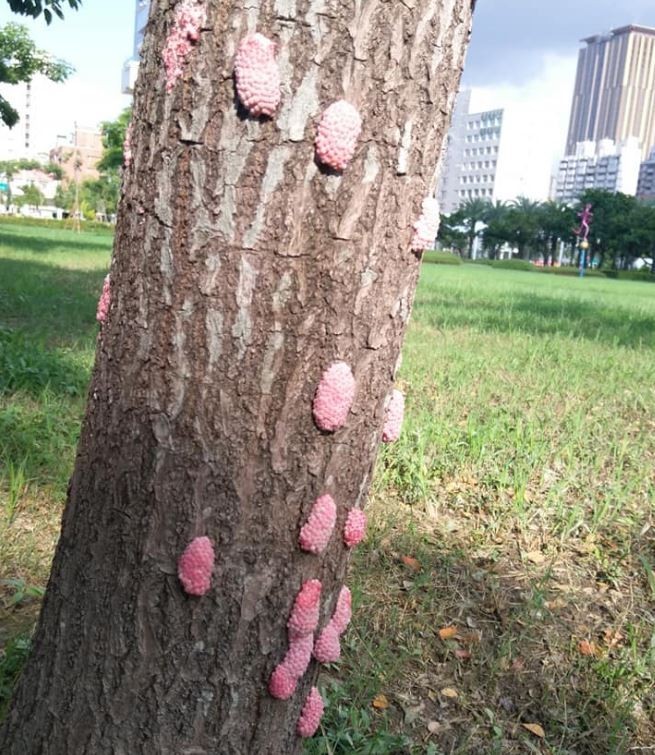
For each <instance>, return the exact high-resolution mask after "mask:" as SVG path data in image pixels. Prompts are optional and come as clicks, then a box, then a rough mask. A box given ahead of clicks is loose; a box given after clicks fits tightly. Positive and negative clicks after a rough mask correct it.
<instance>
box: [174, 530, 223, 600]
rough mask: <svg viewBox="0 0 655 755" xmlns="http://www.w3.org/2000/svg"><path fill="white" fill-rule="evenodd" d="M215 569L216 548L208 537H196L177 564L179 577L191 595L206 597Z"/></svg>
mask: <svg viewBox="0 0 655 755" xmlns="http://www.w3.org/2000/svg"><path fill="white" fill-rule="evenodd" d="M213 569H214V547H213V545H212V542H211V540H210V539H209V538H208V537H196V538H194V539H193V540H192V541H191V542H190V543H189V545H187V547H186V549H185V550H184V553H183V554H182V555H181V556H180V559H179V561H178V562H177V575H178V577H179V579H180V582H181V583H182V587H183V588H184V590H185V591H186V592H187V593H188V594H189V595H204V594H205V593H206V592H207V591H208V590H209V587H210V584H211V576H212V571H213Z"/></svg>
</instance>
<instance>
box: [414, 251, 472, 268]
mask: <svg viewBox="0 0 655 755" xmlns="http://www.w3.org/2000/svg"><path fill="white" fill-rule="evenodd" d="M423 262H431V263H433V264H434V265H461V264H462V258H461V257H458V256H457V255H456V254H452V252H438V251H437V250H436V249H433V250H432V251H430V252H425V254H424V255H423Z"/></svg>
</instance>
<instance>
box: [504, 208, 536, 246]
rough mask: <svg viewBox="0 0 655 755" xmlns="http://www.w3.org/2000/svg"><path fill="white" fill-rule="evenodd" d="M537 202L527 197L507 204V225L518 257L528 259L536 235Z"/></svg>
mask: <svg viewBox="0 0 655 755" xmlns="http://www.w3.org/2000/svg"><path fill="white" fill-rule="evenodd" d="M538 212H539V202H533V201H532V200H530V199H528V198H527V197H517V198H516V199H513V200H512V201H511V202H510V203H509V208H508V211H507V225H508V227H509V228H510V229H511V242H510V243H512V245H513V246H514V247H516V249H517V250H518V253H519V257H520V258H521V259H524V260H529V259H530V249H531V247H532V245H533V244H534V243H535V241H536V239H537V234H538V228H539V220H538Z"/></svg>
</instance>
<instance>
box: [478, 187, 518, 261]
mask: <svg viewBox="0 0 655 755" xmlns="http://www.w3.org/2000/svg"><path fill="white" fill-rule="evenodd" d="M485 223H486V225H485V227H484V229H483V231H482V244H483V247H484V249H485V251H486V252H487V254H488V255H489V259H491V260H495V259H496V257H497V256H498V252H499V251H500V248H501V247H502V246H503V244H505V243H506V242H507V241H510V240H511V235H510V229H509V227H508V225H507V202H501V201H500V200H496V202H494V203H493V204H489V207H488V208H487V214H486V217H485Z"/></svg>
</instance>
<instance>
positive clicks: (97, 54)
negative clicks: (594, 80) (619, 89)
mask: <svg viewBox="0 0 655 755" xmlns="http://www.w3.org/2000/svg"><path fill="white" fill-rule="evenodd" d="M134 5H135V3H134V0H83V5H82V7H81V9H80V10H79V11H77V12H75V11H70V10H68V12H67V13H66V18H65V20H64V21H59V20H57V19H55V20H54V21H53V22H52V24H51V25H50V26H46V24H45V22H44V21H43V19H42V18H41V19H38V20H29V19H22V18H20V17H18V16H15V15H13V14H12V13H11V12H10V11H9V9H8V5H7V2H6V0H0V24H3V23H5V22H7V21H10V20H13V21H16V20H19V21H21V22H22V23H25V24H26V25H27V26H28V28H29V29H30V32H31V34H32V36H33V38H34V39H35V41H36V42H37V44H39V46H41V47H43V48H45V49H47V50H49V51H50V52H52V53H53V54H54V55H56V56H57V57H61V58H64V59H65V60H68V61H69V62H70V63H72V64H73V66H74V67H75V69H76V73H75V74H74V76H72V77H71V78H70V79H69V80H68V81H67V82H66V83H65V84H61V85H57V86H55V85H52V86H49V87H48V95H47V97H48V112H49V114H51V118H52V128H53V131H55V130H56V133H66V132H70V131H72V127H73V122H74V121H77V122H78V123H79V124H81V125H87V126H92V125H95V124H97V123H99V122H101V121H103V120H110V119H113V118H115V117H116V116H117V115H118V114H119V113H120V111H121V110H122V109H123V108H124V107H126V106H127V105H128V104H129V98H128V97H126V96H125V95H122V94H121V91H120V89H121V71H122V67H123V63H124V62H125V60H127V59H128V58H129V57H131V53H132V44H133V34H134ZM629 23H638V24H642V25H646V26H653V27H655V0H477V6H476V11H475V18H474V22H473V34H472V37H471V45H470V48H469V52H468V55H467V59H466V65H465V69H464V77H463V86H466V87H470V88H472V89H473V98H472V106H473V108H474V109H478V110H482V109H487V108H489V109H496V108H501V107H503V108H505V109H506V118H507V123H508V126H510V125H511V129H510V130H511V138H512V140H513V145H512V146H513V150H512V151H513V153H514V155H515V157H514V163H515V164H514V165H513V166H512V171H513V174H514V175H515V176H516V181H515V183H516V191H517V193H518V192H519V191H520V192H521V193H524V194H526V195H528V196H531V197H533V198H537V199H543V198H545V196H546V194H547V192H548V188H549V180H550V174H551V171H552V167H553V165H554V163H555V161H556V160H557V159H558V158H559V157H560V156H561V154H562V151H563V148H564V141H565V138H566V130H567V126H568V117H569V109H570V105H571V95H572V92H573V83H574V77H575V68H576V61H577V54H578V49H579V48H580V42H579V40H580V39H581V38H583V37H586V36H590V35H592V34H595V33H598V32H602V31H607V30H609V29H612V28H616V27H618V26H625V25H626V24H629ZM44 96H45V95H44Z"/></svg>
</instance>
